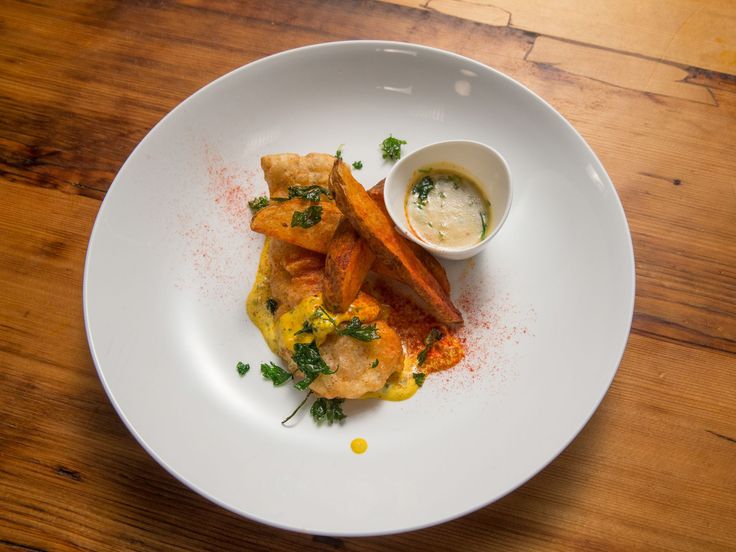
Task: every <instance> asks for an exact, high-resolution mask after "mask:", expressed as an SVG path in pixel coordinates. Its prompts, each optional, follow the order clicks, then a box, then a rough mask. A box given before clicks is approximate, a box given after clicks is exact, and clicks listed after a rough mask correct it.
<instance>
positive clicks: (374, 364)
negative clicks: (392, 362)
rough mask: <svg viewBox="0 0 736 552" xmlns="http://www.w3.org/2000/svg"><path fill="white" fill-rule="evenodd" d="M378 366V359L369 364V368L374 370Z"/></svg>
mask: <svg viewBox="0 0 736 552" xmlns="http://www.w3.org/2000/svg"><path fill="white" fill-rule="evenodd" d="M377 366H378V359H376V360H374V361H373V363H372V364H371V368H376V367H377Z"/></svg>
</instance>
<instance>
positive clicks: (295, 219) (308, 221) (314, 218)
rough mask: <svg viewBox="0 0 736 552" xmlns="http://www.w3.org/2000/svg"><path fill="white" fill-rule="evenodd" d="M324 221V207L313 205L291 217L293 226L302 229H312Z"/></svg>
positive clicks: (295, 212)
mask: <svg viewBox="0 0 736 552" xmlns="http://www.w3.org/2000/svg"><path fill="white" fill-rule="evenodd" d="M321 220H322V207H320V206H319V205H312V206H311V207H307V208H306V209H305V210H304V211H294V214H293V215H292V216H291V226H292V227H295V226H299V227H301V228H311V227H312V226H314V225H315V224H317V223H318V222H319V221H321Z"/></svg>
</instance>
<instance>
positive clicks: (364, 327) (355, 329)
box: [337, 316, 381, 341]
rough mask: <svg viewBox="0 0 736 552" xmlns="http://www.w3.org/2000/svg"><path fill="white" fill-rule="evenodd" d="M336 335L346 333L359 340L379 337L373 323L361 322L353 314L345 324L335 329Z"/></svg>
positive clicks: (370, 339) (371, 339)
mask: <svg viewBox="0 0 736 552" xmlns="http://www.w3.org/2000/svg"><path fill="white" fill-rule="evenodd" d="M337 333H338V335H348V336H350V337H353V338H355V339H357V340H359V341H373V340H374V339H379V338H380V337H381V336H380V335H378V329H377V328H376V325H375V324H362V323H361V322H360V318H358V317H357V316H353V317H352V318H351V319H350V322H348V323H347V325H346V326H344V327H342V328H340V329H338V330H337Z"/></svg>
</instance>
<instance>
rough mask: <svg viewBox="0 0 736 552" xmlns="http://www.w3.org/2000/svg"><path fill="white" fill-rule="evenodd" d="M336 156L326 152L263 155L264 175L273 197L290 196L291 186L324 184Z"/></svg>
mask: <svg viewBox="0 0 736 552" xmlns="http://www.w3.org/2000/svg"><path fill="white" fill-rule="evenodd" d="M334 162H335V158H334V157H333V156H332V155H328V154H326V153H310V154H307V155H304V156H301V155H297V154H296V153H277V154H273V155H265V156H263V157H261V168H262V169H263V176H264V177H265V179H266V182H267V183H268V192H269V195H270V196H271V197H288V195H289V186H313V185H316V186H322V187H323V188H327V181H328V179H329V176H330V171H331V170H332V164H333V163H334Z"/></svg>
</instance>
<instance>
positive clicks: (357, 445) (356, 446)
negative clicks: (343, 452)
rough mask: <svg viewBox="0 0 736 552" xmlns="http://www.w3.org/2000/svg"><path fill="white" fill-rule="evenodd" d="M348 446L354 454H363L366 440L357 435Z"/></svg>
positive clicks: (365, 448)
mask: <svg viewBox="0 0 736 552" xmlns="http://www.w3.org/2000/svg"><path fill="white" fill-rule="evenodd" d="M350 448H351V449H352V451H353V452H354V453H355V454H363V453H364V452H365V451H367V450H368V442H367V441H366V440H365V439H361V438H360V437H358V438H357V439H353V440H352V441H351V443H350Z"/></svg>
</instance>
